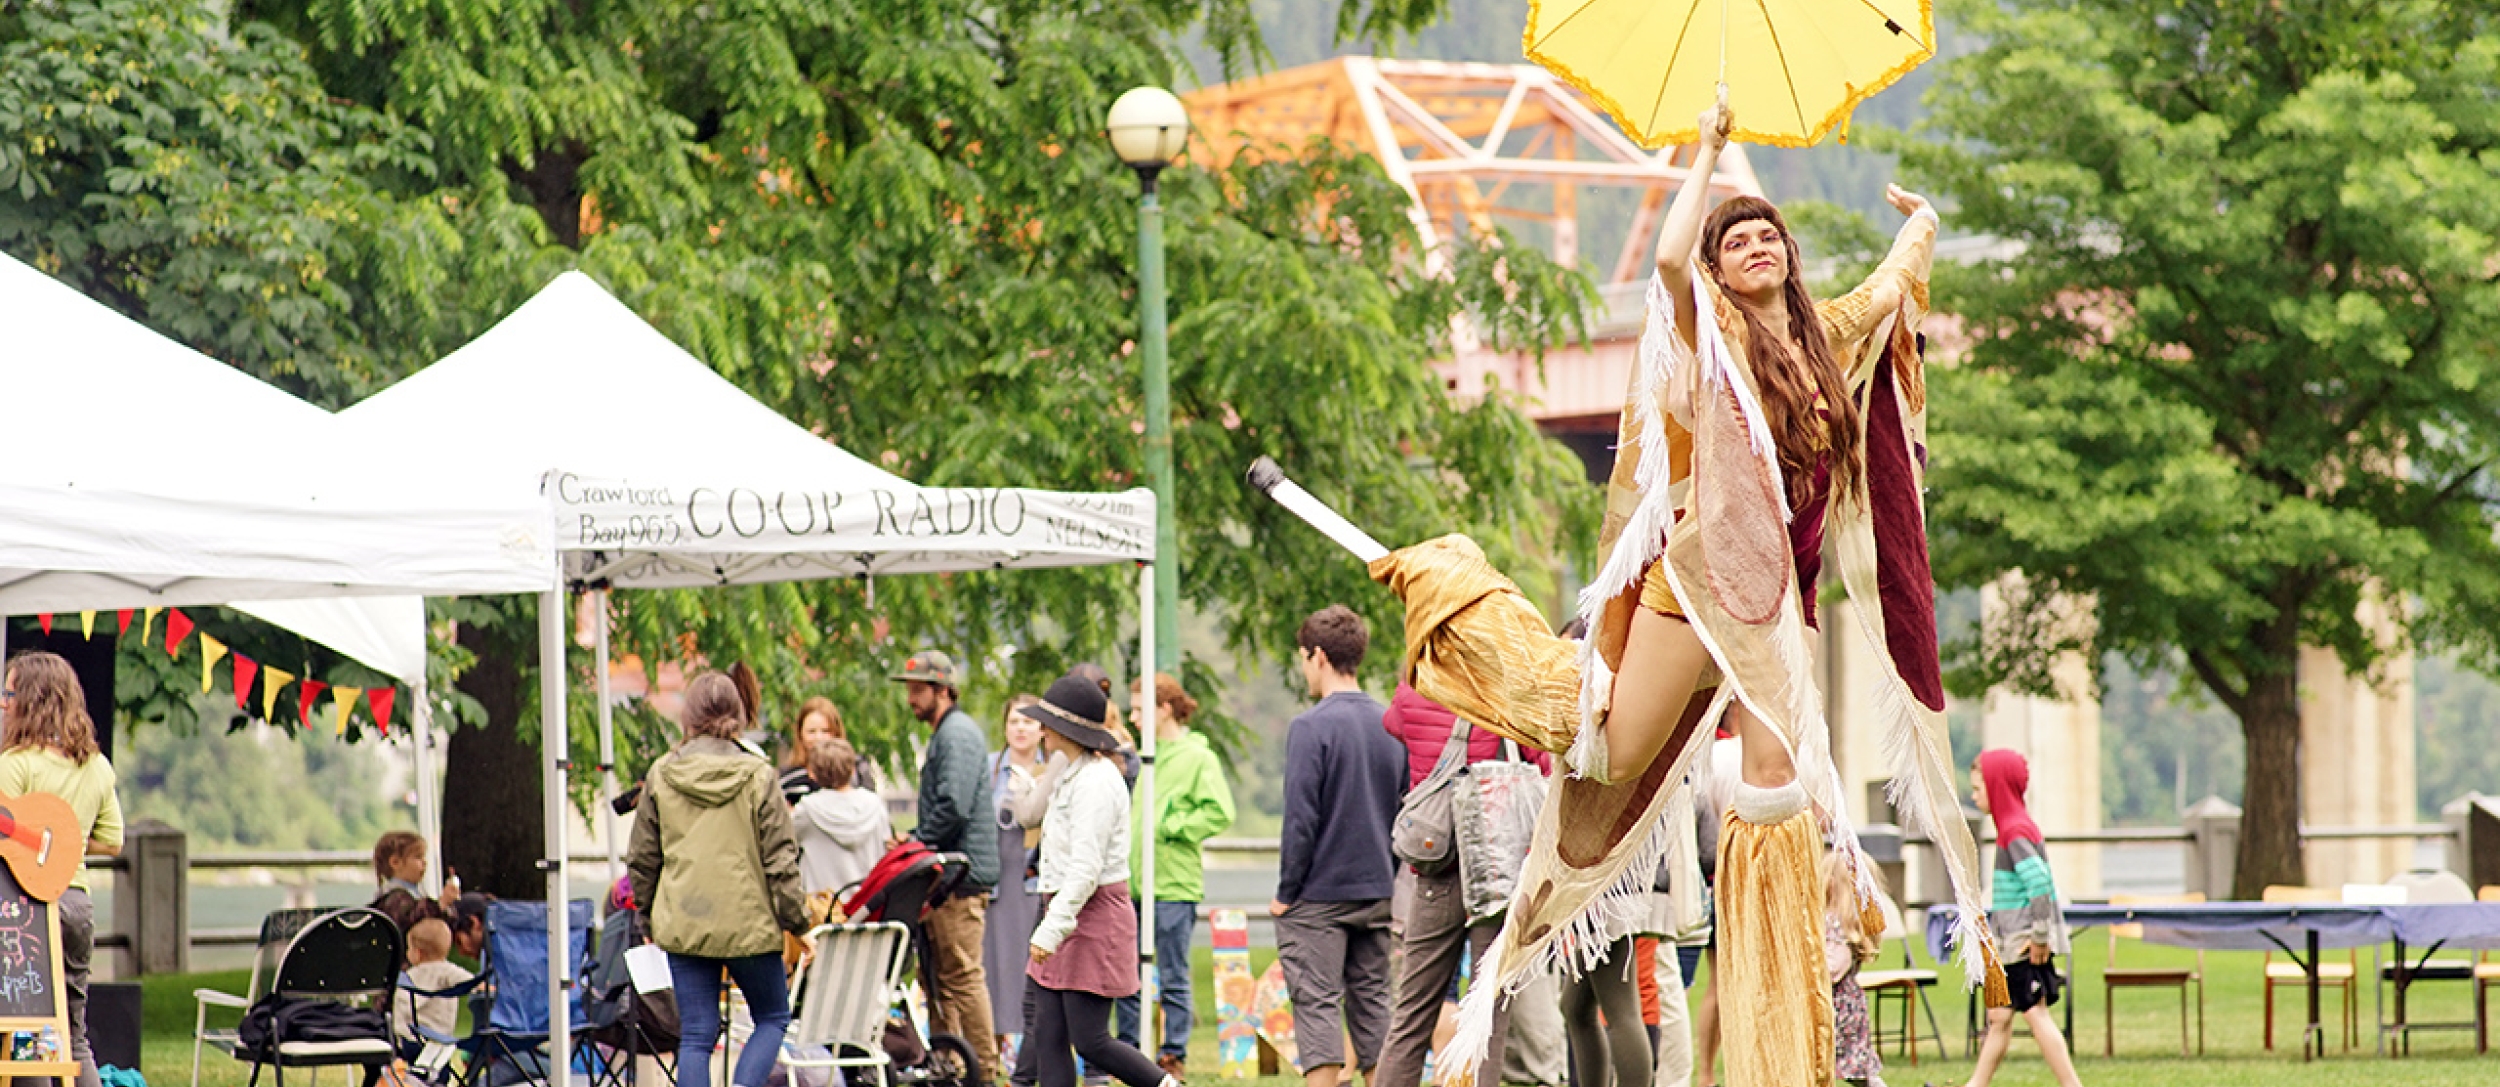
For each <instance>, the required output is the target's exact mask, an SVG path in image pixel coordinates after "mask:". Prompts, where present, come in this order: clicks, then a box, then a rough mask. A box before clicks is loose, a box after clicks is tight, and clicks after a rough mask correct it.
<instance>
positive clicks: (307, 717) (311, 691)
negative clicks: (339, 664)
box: [295, 679, 330, 726]
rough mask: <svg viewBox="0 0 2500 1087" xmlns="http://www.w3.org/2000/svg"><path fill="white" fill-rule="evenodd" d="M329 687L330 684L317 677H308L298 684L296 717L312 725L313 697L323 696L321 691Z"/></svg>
mask: <svg viewBox="0 0 2500 1087" xmlns="http://www.w3.org/2000/svg"><path fill="white" fill-rule="evenodd" d="M329 689H330V685H329V684H327V683H323V682H321V681H320V680H317V679H307V680H305V681H303V682H302V683H299V684H297V685H296V686H295V719H296V720H297V721H300V722H302V723H303V724H304V725H306V726H310V725H311V724H312V704H313V699H316V698H319V697H321V692H323V691H326V690H329Z"/></svg>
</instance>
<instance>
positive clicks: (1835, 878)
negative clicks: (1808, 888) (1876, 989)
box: [1823, 849, 1884, 962]
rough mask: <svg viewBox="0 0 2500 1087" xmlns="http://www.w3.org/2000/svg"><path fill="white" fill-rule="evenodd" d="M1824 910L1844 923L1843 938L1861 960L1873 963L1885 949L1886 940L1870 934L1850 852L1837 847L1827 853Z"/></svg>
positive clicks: (1824, 860) (1841, 926)
mask: <svg viewBox="0 0 2500 1087" xmlns="http://www.w3.org/2000/svg"><path fill="white" fill-rule="evenodd" d="M1823 912H1825V913H1827V914H1830V915H1831V917H1832V919H1833V920H1835V921H1838V922H1840V938H1841V939H1842V940H1843V941H1846V942H1847V943H1848V945H1849V948H1850V950H1852V951H1854V952H1856V953H1857V956H1858V961H1859V962H1873V961H1875V956H1877V955H1879V954H1881V953H1882V952H1883V950H1884V945H1883V942H1882V941H1881V940H1878V939H1875V938H1874V937H1871V936H1868V935H1867V934H1866V926H1867V924H1868V922H1867V921H1866V920H1865V917H1866V904H1865V903H1862V902H1860V901H1859V900H1858V877H1857V874H1856V873H1855V872H1854V871H1852V870H1851V869H1850V866H1849V857H1848V855H1847V854H1846V853H1843V852H1841V851H1840V850H1837V849H1832V850H1826V851H1824V853H1823Z"/></svg>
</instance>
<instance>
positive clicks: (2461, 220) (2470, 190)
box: [1883, 0, 2500, 897]
mask: <svg viewBox="0 0 2500 1087" xmlns="http://www.w3.org/2000/svg"><path fill="white" fill-rule="evenodd" d="M1950 14H1951V16H1952V17H1953V18H1954V19H1955V20H1956V22H1957V24H1958V25H1960V26H1963V27H1965V28H1967V29H1968V30H1970V31H1971V32H1972V33H1973V34H1975V35H1977V36H1978V37H1979V38H1980V39H1982V40H1983V41H1984V43H1985V44H1984V45H1983V46H1982V47H1981V48H1979V49H1978V50H1977V51H1976V52H1974V53H1971V54H1970V55H1968V56H1966V57H1963V58H1961V59H1958V60H1954V61H1951V62H1948V63H1946V65H1945V66H1944V69H1943V71H1942V72H1941V73H1940V75H1939V78H1938V83H1937V86H1936V89H1935V90H1934V91H1932V92H1930V94H1929V97H1928V104H1929V107H1930V110H1931V113H1930V116H1929V118H1928V121H1927V123H1926V125H1925V126H1924V128H1925V129H1926V130H1927V131H1928V132H1929V133H1930V134H1931V135H1932V136H1933V137H1934V138H1933V139H1932V140H1929V141H1926V142H1914V141H1911V140H1907V139H1903V138H1899V137H1894V138H1891V139H1887V140H1884V141H1883V146H1884V149H1887V150H1893V151H1897V152H1898V153H1899V154H1900V155H1901V156H1902V159H1903V163H1904V165H1905V167H1906V168H1907V170H1908V171H1909V173H1910V174H1911V176H1912V177H1913V178H1915V179H1917V180H1919V181H1921V182H1923V183H1925V184H1927V185H1930V186H1932V187H1933V188H1934V189H1935V190H1936V191H1938V192H1939V193H1940V194H1941V195H1942V196H1944V197H1945V198H1947V199H1948V200H1949V201H1950V202H1951V205H1952V206H1954V207H1955V208H1956V210H1955V212H1954V213H1953V216H1952V217H1953V219H1954V221H1955V222H1956V224H1957V225H1958V226H1960V227H1962V228H1963V229H1967V230H1971V231H1975V232H1987V233H1993V234H1997V235H2000V236H2003V237H2005V238H2009V239H2014V240H2018V241H2020V242H2021V243H2022V244H2023V245H2024V246H2025V249H2024V251H2023V253H2022V255H2021V256H2020V257H2018V258H2015V259H2012V260H2008V261H2005V262H2002V263H1999V264H1993V265H1988V266H1983V267H1980V268H1976V269H1973V270H1972V272H1971V274H1968V275H1963V276H1959V277H1955V278H1953V279H1952V280H1951V281H1950V282H1948V283H1945V284H1943V285H1940V287H1939V292H1938V293H1939V295H1940V297H1942V298H1943V299H1944V300H1945V301H1944V303H1943V304H1944V306H1945V307H1946V308H1947V309H1948V310H1951V311H1953V312H1956V313H1959V314H1961V315H1962V316H1963V317H1964V318H1965V319H1966V321H1967V325H1966V328H1967V331H1968V333H1969V334H1970V347H1969V351H1968V355H1967V359H1966V361H1965V363H1964V364H1963V365H1962V366H1960V367H1958V368H1954V369H1949V370H1945V371H1943V372H1940V373H1938V374H1937V375H1936V378H1935V397H1934V404H1935V408H1934V410H1935V417H1934V418H1933V420H1932V421H1931V426H1932V430H1933V433H1934V435H1935V456H1936V473H1935V480H1934V483H1935V490H1934V494H1935V497H1934V500H1933V504H1932V506H1931V509H1932V511H1933V513H1932V516H1933V519H1934V525H1933V531H1934V532H1935V533H1936V537H1937V560H1938V561H1937V577H1938V580H1939V581H1940V582H1942V583H1943V584H1945V585H1947V586H1970V585H1978V584H1983V583H1989V582H1994V581H1996V580H1997V579H1998V578H1999V577H2000V576H2001V575H2003V574H2005V573H2007V572H2009V571H2020V572H2021V573H2022V574H2023V575H2024V578H2025V579H2026V580H2025V582H2024V585H2025V586H2027V588H2026V589H2025V590H2023V591H2018V592H2015V593H2012V594H2009V609H2008V614H2009V618H2008V621H2007V622H2005V623H2003V624H2001V625H1997V626H1995V627H1994V628H1993V629H1991V630H1990V631H1988V632H1987V634H1986V636H1985V638H1984V640H1983V641H1982V642H1979V643H1973V644H1969V645H1965V646H1964V647H1963V648H1964V649H1965V650H1967V652H1965V653H1963V654H1962V655H1961V659H1960V664H1961V665H1962V667H1961V669H1960V676H1959V678H1960V680H1961V681H1963V683H1964V684H1965V685H1966V686H1984V685H1986V684H1988V683H1993V682H1999V681H2004V682H2012V683H2015V684H2017V685H2018V686H2021V687H2025V688H2028V689H2034V690H2038V689H2042V688H2044V687H2045V686H2046V684H2047V671H2048V669H2047V666H2048V663H2049V662H2050V661H2051V660H2052V659H2053V658H2054V656H2055V655H2056V654H2057V653H2060V652H2063V651H2068V650H2075V649H2080V650H2083V651H2085V652H2088V653H2092V654H2094V659H2097V657H2098V655H2099V653H2100V652H2101V651H2104V650H2107V651H2115V652H2118V653H2121V654H2123V655H2125V656H2126V657H2127V658H2128V659H2130V660H2131V661H2132V662H2134V663H2135V664H2136V665H2137V666H2138V667H2139V668H2143V669H2146V670H2151V669H2153V668H2156V667H2158V666H2160V665H2161V664H2162V663H2163V661H2164V658H2165V657H2167V656H2168V655H2169V654H2171V653H2172V652H2174V651H2175V652H2176V653H2177V654H2179V655H2180V657H2182V658H2183V659H2184V660H2185V662H2186V664H2187V667H2188V669H2189V670H2190V671H2191V672H2192V673H2193V674H2194V675H2195V676H2196V677H2197V679H2198V680H2200V681H2201V682H2202V683H2203V684H2204V686H2205V688H2206V689H2207V690H2208V691H2210V692H2211V694H2212V696H2213V698H2214V699H2215V700H2216V701H2217V702H2219V703H2220V704H2221V705H2222V706H2223V707H2225V708H2226V709H2228V710H2229V711H2230V712H2231V714H2232V715H2233V716H2234V717H2236V718H2237V719H2238V723H2239V726H2240V729H2241V731H2242V734H2243V736H2244V738H2245V742H2246V743H2245V746H2246V775H2247V777H2246V783H2245V789H2244V794H2245V805H2246V812H2247V814H2246V823H2245V825H2244V830H2243V834H2242V837H2241V839H2240V852H2239V857H2238V864H2237V869H2236V875H2235V878H2234V882H2235V885H2236V890H2237V892H2238V893H2239V894H2240V895H2242V896H2249V897H2253V896H2254V895H2255V893H2256V892H2257V890H2258V889H2259V888H2260V887H2262V886H2264V885H2266V884H2273V883H2300V882H2302V860H2301V850H2300V848H2299V822H2300V790H2299V781H2300V776H2299V760H2300V758H2301V754H2302V753H2301V751H2300V748H2299V738H2300V719H2301V700H2300V695H2299V675H2298V673H2297V670H2296V668H2297V660H2298V652H2299V650H2300V648H2301V647H2302V646H2304V645H2315V646H2324V647H2330V648H2332V649H2334V650H2335V651H2336V653H2337V654H2338V655H2339V656H2340V658H2341V661H2342V663H2343V664H2344V665H2345V666H2346V667H2347V668H2350V669H2352V670H2354V671H2357V672H2364V673H2366V672H2369V671H2370V670H2371V669H2372V668H2373V666H2374V665H2375V664H2376V663H2377V662H2378V661H2380V660H2383V659H2385V658H2386V657H2387V656H2388V655H2390V654H2393V653H2402V652H2412V651H2415V650H2416V649H2451V650H2454V651H2457V652H2459V653H2461V654H2462V655H2463V656H2464V658H2465V659H2467V660H2468V661H2470V662H2472V663H2474V664H2475V665H2477V666H2479V667H2483V668H2490V667H2492V666H2494V665H2495V664H2500V548H2495V546H2494V538H2493V529H2494V523H2493V519H2494V509H2495V500H2496V499H2500V488H2495V486H2494V483H2493V481H2492V475H2491V469H2492V465H2493V463H2494V460H2495V458H2500V364H2496V363H2500V358H2496V356H2495V346H2494V345H2495V343H2500V278H2496V277H2495V274H2494V268H2495V265H2494V263H2493V260H2494V257H2493V253H2494V239H2495V238H2500V104H2495V102H2494V100H2493V98H2492V96H2491V88H2492V86H2493V84H2494V82H2495V78H2500V36H2496V35H2495V33H2494V32H2495V29H2500V28H2495V26H2494V25H2493V22H2492V10H2491V9H2490V8H2489V7H2488V6H2479V5H2464V4H2440V3H2435V2H2427V0H2399V2H2377V0H2322V2H2318V3H2306V4H2291V5H2280V4H2267V3H2246V2H2240V0H2186V2H2178V0H2091V2H2084V3H2066V2H2050V0H2017V2H2014V3H2006V4H1999V3H1994V2H1982V0H1967V2H1959V3H1955V4H1953V5H1952V6H1951V10H1950ZM2067 600H2087V601H2090V602H2091V606H2092V608H2093V609H2094V611H2095V613H2096V614H2097V617H2098V623H2097V625H2096V626H2095V627H2093V628H2092V629H2089V630H2078V629H2076V627H2075V625H2074V624H2069V623H2060V622H2056V621H2054V620H2055V618H2056V615H2057V609H2058V608H2059V607H2060V606H2061V602H2062V601H2067ZM2365 613H2375V614H2380V615H2384V616H2385V619H2384V621H2371V620H2369V619H2368V618H2367V617H2366V614H2365ZM2312 757H2319V756H2318V754H2317V753H2313V755H2312ZM2328 757H2331V754H2330V755H2329V756H2328Z"/></svg>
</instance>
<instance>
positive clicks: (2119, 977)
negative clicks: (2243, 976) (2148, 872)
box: [2101, 892, 2205, 1057]
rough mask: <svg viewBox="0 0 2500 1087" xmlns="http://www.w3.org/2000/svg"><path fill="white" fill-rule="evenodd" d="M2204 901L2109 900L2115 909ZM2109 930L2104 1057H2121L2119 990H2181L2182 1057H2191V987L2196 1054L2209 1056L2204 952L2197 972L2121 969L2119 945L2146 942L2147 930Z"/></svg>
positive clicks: (2187, 897) (2200, 897)
mask: <svg viewBox="0 0 2500 1087" xmlns="http://www.w3.org/2000/svg"><path fill="white" fill-rule="evenodd" d="M2204 901H2205V896H2204V894H2203V893H2202V892H2198V893H2194V894H2184V895H2130V894H2113V895H2111V896H2109V904H2110V905H2112V906H2186V905H2201V904H2202V903H2203V902H2204ZM2108 929H2109V960H2108V965H2107V966H2105V967H2103V968H2102V970H2101V1055H2102V1056H2104V1057H2114V1056H2117V1055H2118V990H2120V989H2177V990H2179V1055H2180V1056H2182V1057H2184V1056H2187V1052H2188V1005H2187V999H2188V987H2189V986H2191V985H2193V986H2195V987H2196V1052H2198V1053H2200V1054H2201V1053H2203V1052H2205V953H2204V952H2203V951H2202V950H2199V951H2198V952H2197V953H2196V968H2195V969H2193V970H2190V969H2183V968H2180V967H2175V966H2165V967H2121V966H2119V965H2118V941H2119V940H2120V939H2122V938H2123V939H2129V940H2141V939H2143V938H2144V926H2142V925H2110V926H2108Z"/></svg>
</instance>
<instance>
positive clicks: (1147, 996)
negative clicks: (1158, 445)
mask: <svg viewBox="0 0 2500 1087" xmlns="http://www.w3.org/2000/svg"><path fill="white" fill-rule="evenodd" d="M1137 602H1138V608H1137V676H1138V678H1137V690H1138V691H1139V696H1138V698H1137V699H1136V700H1135V701H1136V706H1135V709H1136V711H1137V732H1138V736H1137V764H1138V769H1137V795H1139V796H1142V797H1144V798H1146V833H1145V834H1144V836H1143V842H1142V844H1143V848H1144V850H1145V852H1144V870H1145V873H1146V878H1145V880H1144V886H1142V887H1139V888H1136V890H1137V903H1138V905H1137V916H1138V918H1139V921H1140V923H1139V924H1138V926H1137V944H1138V947H1137V974H1138V980H1139V983H1140V984H1141V985H1142V986H1143V987H1142V988H1140V989H1139V990H1138V997H1137V1041H1138V1048H1139V1049H1140V1050H1145V1051H1149V1052H1152V1051H1159V1050H1160V1048H1161V1046H1162V1036H1161V1035H1159V1034H1156V1033H1155V1026H1154V1022H1155V1010H1156V1009H1157V1008H1160V1007H1162V1006H1163V1003H1162V1002H1163V992H1162V990H1161V989H1160V988H1158V983H1159V982H1161V980H1162V972H1161V971H1159V970H1157V969H1156V968H1155V930H1156V929H1157V928H1159V927H1161V926H1159V925H1157V924H1156V923H1155V838H1156V837H1157V836H1158V835H1157V827H1156V824H1157V823H1158V822H1160V816H1161V815H1162V809H1161V808H1160V807H1158V806H1156V804H1155V711H1156V710H1158V709H1161V708H1162V707H1160V706H1157V705H1155V666H1156V664H1157V663H1158V662H1157V661H1156V660H1155V567H1154V564H1153V563H1151V562H1141V563H1139V564H1137ZM1114 712H1117V711H1116V710H1115V711H1114ZM1149 1035H1152V1037H1149Z"/></svg>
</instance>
